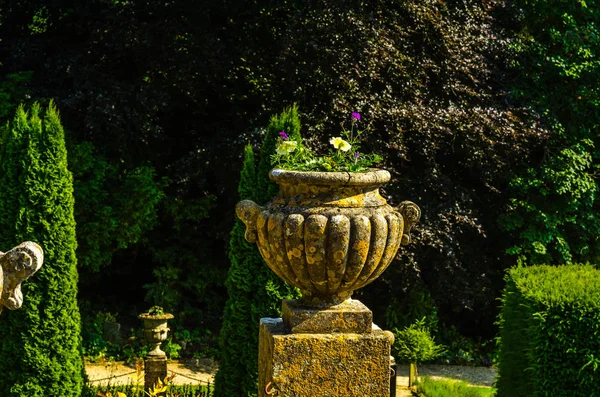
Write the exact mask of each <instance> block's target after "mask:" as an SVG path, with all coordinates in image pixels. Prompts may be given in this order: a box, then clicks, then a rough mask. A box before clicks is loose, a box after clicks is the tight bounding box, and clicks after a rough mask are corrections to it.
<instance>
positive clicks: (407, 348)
mask: <svg viewBox="0 0 600 397" xmlns="http://www.w3.org/2000/svg"><path fill="white" fill-rule="evenodd" d="M394 337H395V338H394V344H393V345H392V353H393V354H394V356H395V357H396V359H397V360H398V361H401V362H402V361H404V362H410V363H415V364H419V363H422V362H424V361H429V360H433V359H434V358H436V357H437V356H439V355H440V354H441V353H442V352H443V351H444V348H443V347H442V346H438V345H436V344H435V341H434V340H433V338H432V337H431V335H430V333H429V330H427V328H425V324H424V319H423V320H421V321H417V322H416V323H414V324H412V325H411V326H409V327H406V328H404V329H403V330H401V331H398V330H397V329H396V330H394Z"/></svg>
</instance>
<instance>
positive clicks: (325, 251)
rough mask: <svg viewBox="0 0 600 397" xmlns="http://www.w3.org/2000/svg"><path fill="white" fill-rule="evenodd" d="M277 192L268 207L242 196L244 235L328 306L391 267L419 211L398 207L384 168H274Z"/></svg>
mask: <svg viewBox="0 0 600 397" xmlns="http://www.w3.org/2000/svg"><path fill="white" fill-rule="evenodd" d="M269 177H270V178H271V179H272V180H273V181H275V182H276V183H277V184H278V185H279V187H280V191H279V194H278V195H277V196H275V197H274V198H273V200H272V201H271V202H269V203H267V204H266V205H265V206H264V207H261V206H259V205H258V204H256V203H254V202H253V201H250V200H243V201H241V202H240V203H238V205H237V207H236V213H237V216H238V217H239V218H240V219H241V220H242V221H243V222H244V223H245V224H246V234H245V238H246V240H247V241H248V242H251V243H256V244H257V246H258V249H259V251H260V253H261V255H262V257H263V258H264V260H265V261H266V263H267V265H268V266H269V268H271V270H273V272H275V274H277V276H279V277H280V278H281V279H282V280H284V281H285V282H287V283H289V284H291V285H293V286H295V287H297V288H299V289H300V291H301V292H302V298H301V302H302V304H304V305H306V306H312V307H329V306H333V305H337V304H340V303H342V302H344V301H346V300H347V299H348V298H350V296H351V295H352V293H353V291H355V290H357V289H359V288H362V287H364V286H365V285H367V284H369V283H371V282H372V281H374V280H375V279H376V278H377V277H379V276H380V275H381V273H382V272H383V271H384V270H385V269H386V268H387V267H388V266H389V264H390V262H391V261H392V259H393V258H394V256H395V255H396V252H397V251H398V248H399V246H400V245H401V244H402V245H405V244H408V243H409V242H410V236H409V234H408V233H409V231H410V229H411V228H412V226H413V225H414V224H415V223H416V222H417V221H418V220H419V218H420V216H421V211H420V209H419V207H418V206H417V205H415V204H414V203H412V202H410V201H405V202H402V203H401V204H400V205H399V206H398V207H396V208H393V207H391V206H390V205H388V204H387V202H386V200H385V199H384V198H383V197H382V196H381V195H380V194H379V188H380V187H381V186H382V185H383V184H384V183H386V182H388V181H389V180H390V173H389V172H387V171H385V170H371V171H368V172H362V173H353V172H304V171H288V170H282V169H273V170H271V172H270V173H269Z"/></svg>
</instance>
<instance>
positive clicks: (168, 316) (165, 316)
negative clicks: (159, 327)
mask: <svg viewBox="0 0 600 397" xmlns="http://www.w3.org/2000/svg"><path fill="white" fill-rule="evenodd" d="M138 318H139V319H142V320H171V319H173V318H175V317H174V316H173V315H172V314H171V313H164V314H150V313H142V314H138Z"/></svg>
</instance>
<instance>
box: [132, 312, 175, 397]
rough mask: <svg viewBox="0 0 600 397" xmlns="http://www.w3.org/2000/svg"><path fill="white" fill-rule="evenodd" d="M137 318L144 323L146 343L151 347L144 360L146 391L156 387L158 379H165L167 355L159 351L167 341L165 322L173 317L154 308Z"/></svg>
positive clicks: (167, 329) (167, 328) (167, 330)
mask: <svg viewBox="0 0 600 397" xmlns="http://www.w3.org/2000/svg"><path fill="white" fill-rule="evenodd" d="M138 318H139V319H141V320H142V321H143V322H144V338H145V339H146V342H148V344H150V345H151V346H153V349H152V350H151V351H149V352H148V353H147V354H146V357H145V358H144V389H145V390H146V391H148V390H149V389H151V388H152V387H154V385H156V383H157V382H158V379H160V380H161V381H164V379H165V378H166V377H167V355H166V354H165V352H164V351H162V350H161V349H160V344H161V343H162V342H163V341H165V340H166V339H167V334H168V332H169V327H168V326H167V321H168V320H170V319H172V318H173V315H172V314H171V313H164V311H163V309H162V307H160V306H154V307H152V308H151V309H150V310H148V312H147V313H142V314H140V315H139V316H138Z"/></svg>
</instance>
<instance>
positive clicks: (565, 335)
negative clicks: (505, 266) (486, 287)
mask: <svg viewBox="0 0 600 397" xmlns="http://www.w3.org/2000/svg"><path fill="white" fill-rule="evenodd" d="M500 338H501V340H500V351H499V362H498V378H497V380H496V386H497V388H498V393H497V396H498V397H521V396H523V397H532V396H552V397H561V396H565V397H566V396H568V397H577V396H581V397H590V396H600V382H598V377H599V376H600V371H599V369H600V368H599V367H600V271H599V270H598V269H596V268H595V267H593V266H591V265H566V266H558V267H553V266H547V265H541V266H532V267H516V268H513V269H511V270H509V272H508V274H507V276H506V289H505V291H504V296H503V298H502V310H501V313H500Z"/></svg>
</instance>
